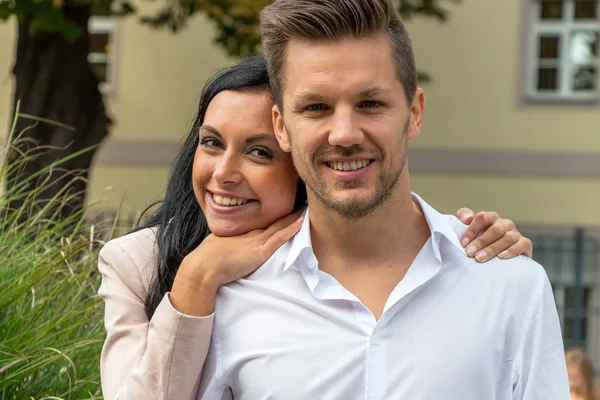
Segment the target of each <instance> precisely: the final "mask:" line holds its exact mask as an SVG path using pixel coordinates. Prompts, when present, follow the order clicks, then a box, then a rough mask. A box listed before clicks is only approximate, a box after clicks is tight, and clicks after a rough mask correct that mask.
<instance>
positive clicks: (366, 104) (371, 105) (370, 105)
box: [363, 100, 379, 108]
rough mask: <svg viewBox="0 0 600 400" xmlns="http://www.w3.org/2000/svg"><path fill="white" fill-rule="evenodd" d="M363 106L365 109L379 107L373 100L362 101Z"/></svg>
mask: <svg viewBox="0 0 600 400" xmlns="http://www.w3.org/2000/svg"><path fill="white" fill-rule="evenodd" d="M363 106H364V107H366V108H377V107H379V102H377V101H373V100H369V101H363Z"/></svg>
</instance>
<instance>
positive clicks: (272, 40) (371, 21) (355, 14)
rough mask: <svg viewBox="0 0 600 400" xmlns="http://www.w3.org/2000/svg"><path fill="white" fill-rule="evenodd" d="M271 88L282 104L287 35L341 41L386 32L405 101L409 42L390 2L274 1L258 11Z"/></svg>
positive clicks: (411, 87)
mask: <svg viewBox="0 0 600 400" xmlns="http://www.w3.org/2000/svg"><path fill="white" fill-rule="evenodd" d="M260 27H261V36H262V48H263V52H264V54H265V57H266V59H267V67H268V70H269V75H270V79H271V88H272V91H273V95H274V98H275V101H276V102H277V104H278V105H279V106H282V103H283V84H284V75H285V71H284V70H285V57H286V48H287V44H288V42H289V40H290V39H291V38H294V37H296V38H302V39H316V40H320V39H326V40H332V41H335V40H341V39H344V38H349V37H350V38H361V37H366V36H372V35H377V34H386V35H387V37H388V38H389V40H390V43H391V47H392V52H393V57H394V62H395V66H396V75H397V77H398V79H399V81H400V82H401V83H402V85H403V87H404V94H405V96H406V100H407V102H408V104H411V103H412V100H413V97H414V95H415V92H416V90H417V70H416V67H415V59H414V53H413V48H412V43H411V40H410V37H409V35H408V32H407V31H406V28H405V27H404V24H403V23H402V21H401V20H400V16H399V14H398V12H397V10H396V7H395V3H394V2H393V0H275V2H274V3H273V4H271V5H269V6H267V7H265V8H264V9H263V10H262V11H261V13H260Z"/></svg>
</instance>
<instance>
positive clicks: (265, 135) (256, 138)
mask: <svg viewBox="0 0 600 400" xmlns="http://www.w3.org/2000/svg"><path fill="white" fill-rule="evenodd" d="M265 139H268V140H274V141H275V142H277V137H276V136H275V135H274V134H272V133H259V134H256V135H253V136H250V137H249V138H247V139H246V143H253V142H258V141H260V140H265Z"/></svg>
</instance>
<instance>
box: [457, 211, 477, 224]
mask: <svg viewBox="0 0 600 400" xmlns="http://www.w3.org/2000/svg"><path fill="white" fill-rule="evenodd" d="M474 216H475V214H474V213H473V210H471V209H470V208H467V207H463V208H461V209H460V210H458V211H457V212H456V218H458V219H459V220H460V222H462V223H463V224H465V225H469V224H470V223H471V221H473V217H474Z"/></svg>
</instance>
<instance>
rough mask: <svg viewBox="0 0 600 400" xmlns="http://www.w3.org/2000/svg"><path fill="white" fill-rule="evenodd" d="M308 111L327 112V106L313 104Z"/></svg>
mask: <svg viewBox="0 0 600 400" xmlns="http://www.w3.org/2000/svg"><path fill="white" fill-rule="evenodd" d="M306 109H307V110H308V111H323V110H325V104H311V105H310V106H308V107H306Z"/></svg>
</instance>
